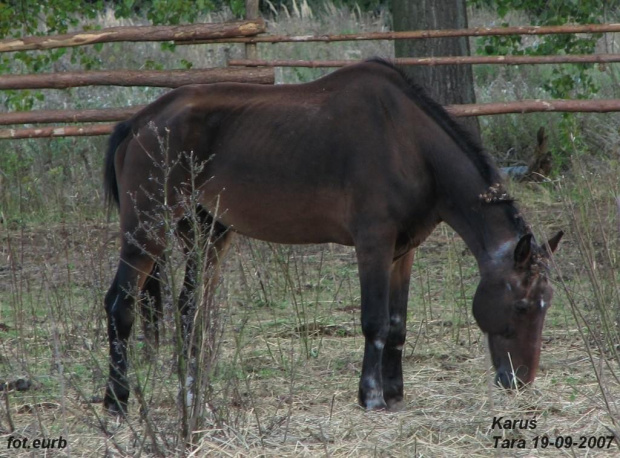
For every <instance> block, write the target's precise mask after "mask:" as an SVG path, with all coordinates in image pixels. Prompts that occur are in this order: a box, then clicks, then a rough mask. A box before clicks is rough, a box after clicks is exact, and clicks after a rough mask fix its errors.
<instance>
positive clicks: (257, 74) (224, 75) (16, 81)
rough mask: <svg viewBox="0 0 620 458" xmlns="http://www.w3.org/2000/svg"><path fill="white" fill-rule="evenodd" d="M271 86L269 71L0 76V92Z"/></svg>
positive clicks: (272, 81) (161, 71)
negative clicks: (227, 84)
mask: <svg viewBox="0 0 620 458" xmlns="http://www.w3.org/2000/svg"><path fill="white" fill-rule="evenodd" d="M223 81H227V82H239V83H241V82H244V83H259V84H274V82H275V73H274V70H273V68H206V69H191V70H115V71H107V72H106V71H92V72H64V73H47V74H38V75H3V76H0V89H66V88H69V87H80V86H153V87H170V88H172V87H179V86H184V85H186V84H195V83H217V82H223Z"/></svg>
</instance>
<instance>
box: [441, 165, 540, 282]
mask: <svg viewBox="0 0 620 458" xmlns="http://www.w3.org/2000/svg"><path fill="white" fill-rule="evenodd" d="M472 168H473V167H471V166H470V167H465V170H462V171H461V173H458V172H457V171H455V170H453V171H452V173H449V171H447V170H446V171H447V172H448V177H450V178H451V179H446V180H443V182H444V188H446V191H445V192H443V193H442V195H443V196H444V199H443V201H442V202H440V204H439V208H440V210H439V211H440V216H441V218H442V220H443V221H445V222H446V223H448V224H449V225H450V226H451V227H452V228H453V229H454V230H455V231H456V232H457V233H458V234H459V235H460V236H461V238H463V240H464V241H465V243H466V244H467V246H468V247H469V249H470V250H471V252H472V253H473V255H474V256H475V258H476V260H477V261H478V267H479V269H480V271H481V272H483V271H484V270H485V269H488V268H493V265H494V264H495V263H496V261H497V260H499V259H501V258H502V257H503V256H504V255H505V254H507V253H508V251H509V250H514V248H515V246H516V243H517V241H518V240H519V238H520V237H521V236H523V235H525V234H526V233H528V232H529V228H528V226H527V225H526V223H525V222H524V220H523V219H522V218H521V216H520V215H519V211H518V209H517V208H516V207H515V205H514V203H513V202H512V199H511V198H510V197H509V196H508V194H507V193H506V192H505V191H504V190H503V186H502V185H501V184H499V185H496V184H493V185H491V186H489V185H488V184H487V182H486V181H485V180H484V179H483V178H482V176H481V174H480V173H478V172H477V171H472V170H471V169H472ZM440 175H441V172H440Z"/></svg>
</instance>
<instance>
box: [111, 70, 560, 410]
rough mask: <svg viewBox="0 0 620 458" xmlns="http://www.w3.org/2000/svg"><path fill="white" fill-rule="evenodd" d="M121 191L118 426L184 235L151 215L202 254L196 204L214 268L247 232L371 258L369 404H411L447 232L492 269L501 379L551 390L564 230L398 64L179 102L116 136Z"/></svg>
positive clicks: (115, 176) (484, 293) (221, 88)
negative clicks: (539, 225)
mask: <svg viewBox="0 0 620 458" xmlns="http://www.w3.org/2000/svg"><path fill="white" fill-rule="evenodd" d="M196 164H199V165H198V166H196ZM104 183H105V194H106V198H107V202H108V204H109V205H110V206H111V207H113V206H115V205H116V206H118V208H119V212H120V227H121V239H122V240H121V248H120V261H119V264H118V269H117V271H116V275H115V277H114V280H113V282H112V285H111V287H110V289H109V290H108V292H107V294H106V296H105V300H104V302H105V310H106V313H107V320H108V337H109V345H110V367H109V378H108V382H107V385H106V391H105V397H104V405H105V408H106V409H107V410H108V411H109V412H111V413H116V414H118V415H124V414H126V412H127V402H128V398H129V386H128V381H127V364H128V363H127V339H128V336H129V334H130V331H131V327H132V324H133V322H134V311H133V305H134V302H135V299H136V298H137V297H140V296H141V295H145V294H147V295H148V294H151V295H152V296H153V297H157V285H158V282H159V280H158V272H159V270H158V269H159V263H160V260H161V257H162V254H163V253H164V250H165V246H164V245H163V243H162V242H161V240H163V239H164V238H165V231H167V230H170V228H169V227H168V226H166V225H165V224H163V223H161V224H156V223H153V224H151V225H150V226H149V229H148V230H147V229H146V228H145V227H144V224H142V221H143V220H144V219H145V217H144V215H148V219H149V221H157V220H158V219H161V220H162V221H163V219H164V217H165V216H166V215H167V216H171V217H172V218H173V221H174V222H178V223H176V224H177V226H178V227H177V228H176V232H177V235H178V236H179V237H180V238H181V239H182V240H183V241H184V244H185V246H186V247H189V246H191V244H192V243H193V242H195V235H196V234H195V232H196V230H195V229H194V228H192V227H191V225H190V224H188V223H187V215H188V213H189V212H192V211H194V210H193V209H192V208H191V206H192V205H196V206H197V207H199V208H200V215H201V225H202V226H203V228H204V229H203V232H204V233H205V234H207V237H208V238H209V241H210V243H209V244H208V248H207V249H206V251H207V252H206V253H205V256H206V262H207V264H208V266H209V267H211V269H207V270H208V271H210V272H214V271H215V270H216V268H217V266H218V265H219V263H220V261H221V259H222V257H223V255H224V252H225V251H226V248H227V246H228V245H229V244H230V240H231V238H232V236H233V234H235V233H238V234H241V235H243V236H247V237H251V238H254V239H258V240H263V241H267V242H273V243H283V244H320V243H336V244H341V245H346V246H353V247H354V249H355V253H356V259H357V266H358V274H359V282H360V290H361V329H362V333H363V336H364V339H365V340H364V342H365V344H364V355H363V360H362V369H361V377H360V381H359V389H358V401H359V404H360V405H361V406H362V407H363V408H365V409H367V410H383V409H393V410H397V409H400V408H402V407H403V405H404V393H403V373H402V354H403V345H404V343H405V335H406V317H407V314H406V309H407V301H408V294H409V283H410V275H411V266H412V262H413V258H414V250H415V248H416V247H418V246H419V245H420V244H421V243H422V242H423V241H424V240H425V239H426V238H427V237H428V236H429V235H430V234H431V232H432V231H433V230H434V228H435V227H436V226H437V225H438V224H439V223H440V222H445V223H447V224H448V225H450V226H451V227H452V228H453V229H454V230H455V231H456V232H457V233H458V234H459V235H460V236H461V237H462V238H463V240H464V241H465V243H466V245H467V246H468V248H469V250H470V251H471V253H472V254H473V256H474V257H475V258H476V260H477V264H478V268H479V272H480V283H479V285H478V287H477V290H476V293H475V295H474V298H473V315H474V317H475V320H476V322H477V323H478V325H479V327H480V329H481V330H482V332H483V333H484V334H486V338H487V339H488V349H489V351H490V354H491V359H492V362H493V365H494V367H495V370H496V376H495V380H496V383H497V384H498V385H501V386H503V387H506V388H517V387H519V386H522V385H527V384H530V383H531V382H532V381H533V380H534V378H535V375H536V371H537V369H538V365H539V358H540V352H541V334H542V328H543V323H544V319H545V315H546V312H547V310H548V309H549V307H550V305H551V300H552V295H553V289H552V286H551V284H550V279H549V259H550V257H551V255H552V253H553V252H554V251H555V250H556V248H557V246H558V244H559V242H560V239H561V238H562V235H563V233H562V232H561V231H560V232H558V233H557V234H556V235H555V236H554V237H552V238H551V239H550V240H548V241H547V242H546V243H543V244H538V243H537V242H536V240H535V238H534V236H533V234H532V231H531V228H530V226H528V224H527V223H526V222H525V220H524V218H523V216H522V215H521V213H520V212H519V210H518V208H517V206H516V203H515V201H514V199H513V198H512V197H511V196H510V195H509V194H508V193H507V192H506V190H505V187H504V184H503V182H502V177H501V175H500V172H499V171H498V169H497V167H496V166H495V165H494V164H493V161H492V160H491V158H490V156H489V155H488V154H486V153H485V152H484V151H483V149H482V147H481V146H480V145H479V144H478V142H477V141H475V140H473V139H472V137H471V136H470V135H468V133H467V132H466V131H465V130H464V129H463V128H462V127H461V126H460V125H459V124H458V123H457V122H456V121H455V120H454V119H453V118H452V117H451V116H450V115H449V114H448V113H447V112H446V110H445V109H444V108H443V107H441V106H440V105H439V104H438V103H436V102H435V101H434V100H432V99H431V98H430V97H429V96H428V95H426V94H425V93H424V91H423V90H422V89H421V88H420V87H419V86H417V85H416V84H415V83H414V82H412V81H411V80H410V79H408V78H407V76H405V74H404V73H403V72H402V70H401V69H399V68H397V67H396V66H394V65H393V64H392V63H391V62H388V61H385V60H380V59H373V60H368V61H364V62H361V63H358V64H355V65H350V66H347V67H344V68H341V69H339V70H336V71H334V72H333V73H331V74H329V75H326V76H324V77H322V78H319V79H317V80H315V81H313V82H309V83H303V84H290V85H276V86H259V85H253V84H242V83H217V84H205V85H188V86H183V87H180V88H178V89H175V90H173V91H171V92H169V93H167V94H165V95H163V96H161V97H160V98H159V99H157V100H156V101H154V102H153V103H151V104H150V105H148V106H147V107H145V108H144V109H142V110H141V111H139V112H138V113H137V114H135V115H134V116H133V117H131V118H130V119H128V120H127V121H125V122H122V123H120V124H118V125H117V127H116V128H115V130H114V132H113V134H112V135H111V137H110V140H109V147H108V151H107V154H106V159H105V166H104ZM188 196H193V197H192V198H191V199H189V198H188ZM188 200H189V201H191V202H190V204H188V203H187V202H188ZM164 201H165V202H166V205H165V206H163V205H159V204H158V203H161V202H164ZM166 209H167V210H166ZM166 212H168V213H167V214H166V215H165V214H164V213H166ZM153 231H154V232H155V236H153V234H152V232H153ZM186 249H189V248H186ZM189 264H193V262H189V263H188V266H187V270H186V281H185V284H184V287H183V290H182V292H181V296H182V297H181V299H180V301H179V303H180V304H181V313H182V314H183V315H184V318H185V319H184V320H183V323H185V324H184V327H185V329H184V330H183V331H184V333H185V335H187V334H188V333H190V332H191V321H192V320H191V319H189V320H188V319H187V318H188V317H187V314H188V313H190V310H191V309H192V306H195V304H192V287H193V281H192V275H194V273H193V272H194V271H195V266H191V265H189ZM211 293H212V290H210V292H209V294H211Z"/></svg>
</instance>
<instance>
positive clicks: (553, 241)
mask: <svg viewBox="0 0 620 458" xmlns="http://www.w3.org/2000/svg"><path fill="white" fill-rule="evenodd" d="M563 235H564V231H559V232H558V233H557V234H555V235H554V236H553V237H551V238H550V239H549V240H547V243H545V244H544V245H543V250H545V256H547V257H550V256H551V254H552V253H555V250H557V248H558V245H559V244H560V240H562V236H563Z"/></svg>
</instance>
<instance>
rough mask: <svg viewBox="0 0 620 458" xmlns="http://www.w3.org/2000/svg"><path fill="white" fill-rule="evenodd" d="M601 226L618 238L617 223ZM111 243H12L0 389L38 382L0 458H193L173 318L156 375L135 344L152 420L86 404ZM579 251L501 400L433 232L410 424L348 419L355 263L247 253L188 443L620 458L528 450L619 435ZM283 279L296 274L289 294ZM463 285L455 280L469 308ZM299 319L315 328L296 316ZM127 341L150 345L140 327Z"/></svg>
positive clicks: (237, 262) (296, 252) (416, 277)
mask: <svg viewBox="0 0 620 458" xmlns="http://www.w3.org/2000/svg"><path fill="white" fill-rule="evenodd" d="M515 191H516V192H517V193H520V194H521V195H522V196H523V198H525V199H527V202H525V205H526V207H531V208H529V209H528V210H526V213H527V214H531V215H532V216H533V220H534V222H535V224H537V225H539V226H540V227H541V228H543V229H544V230H545V232H550V230H549V231H547V229H548V228H549V229H550V228H551V227H555V226H556V225H561V226H564V227H566V226H567V225H568V224H569V222H568V221H566V218H567V216H566V213H563V212H558V211H556V205H557V204H556V203H555V202H547V203H546V204H545V203H544V200H545V199H544V198H543V199H541V200H536V199H535V197H532V195H534V196H538V197H540V196H541V195H542V196H544V195H545V194H544V192H543V193H542V194H541V193H539V192H538V191H536V190H532V189H528V188H527V187H523V188H517V189H516V190H515ZM530 194H531V195H530ZM600 197H601V196H598V198H600ZM598 198H597V199H598ZM600 202H601V201H599V203H600ZM595 203H596V201H595V200H590V201H588V202H587V205H588V207H589V208H592V207H593V206H594V204H595ZM536 209H537V211H535V210H536ZM611 209H612V207H610V210H611ZM608 216H609V217H610V221H609V223H610V224H612V223H613V219H611V218H612V217H613V214H611V213H610V214H609V215H608ZM609 229H610V231H611V227H610V228H609ZM115 230H116V228H115V226H114V225H111V226H106V225H101V224H94V225H93V224H92V223H90V222H87V221H84V222H81V223H78V224H75V225H64V226H55V227H48V228H37V229H32V230H22V231H5V233H4V235H3V245H2V246H3V247H6V248H3V252H2V259H9V260H10V263H9V264H8V265H6V266H5V267H4V268H3V269H2V272H0V288H1V289H0V291H1V292H2V295H1V296H0V297H1V300H2V312H1V313H2V315H1V317H0V318H1V319H0V322H1V323H2V324H3V325H4V326H6V328H3V330H2V331H1V332H2V344H1V345H2V355H3V359H2V362H1V364H2V366H1V367H2V373H3V374H7V375H8V374H10V375H11V376H18V375H19V376H24V377H27V378H30V379H32V380H33V382H34V386H33V388H32V389H31V390H30V391H26V392H13V393H11V394H10V395H9V396H8V401H7V402H8V403H7V404H5V405H4V406H3V409H2V412H3V413H2V416H1V417H0V428H2V430H3V434H2V437H0V446H4V444H3V441H7V440H8V437H9V436H10V435H14V436H18V437H20V436H24V437H29V438H31V440H32V439H33V438H37V437H38V438H41V437H51V438H54V437H59V436H60V435H62V436H63V437H65V438H67V439H68V442H69V445H70V449H67V450H65V451H63V452H62V453H59V454H58V456H64V455H65V454H67V455H68V453H69V451H70V453H71V455H72V456H92V454H93V453H95V454H98V455H99V454H108V456H139V455H142V456H144V455H146V456H157V455H163V456H170V455H179V456H180V455H183V454H184V452H183V451H182V450H181V449H180V447H179V445H178V442H177V440H178V418H179V417H178V415H179V413H178V410H177V407H176V404H175V397H176V383H175V381H174V380H175V379H174V377H175V371H174V368H173V366H174V364H173V361H174V359H173V357H172V353H171V348H172V347H173V345H172V333H171V332H170V326H171V320H172V318H171V317H170V316H169V315H170V310H168V318H167V320H168V322H167V327H168V332H167V334H166V339H165V345H164V347H163V348H162V351H161V352H160V353H159V356H158V357H157V359H156V360H155V362H153V363H150V362H148V361H146V360H145V359H144V357H143V356H142V350H141V348H142V346H143V344H144V343H143V342H142V341H141V339H139V338H138V337H136V338H134V340H133V342H132V349H133V351H132V363H133V367H134V371H133V372H132V374H131V377H132V381H133V382H134V383H137V381H138V380H140V381H141V382H142V383H143V384H144V385H145V390H144V394H145V398H146V400H147V404H148V405H149V411H148V413H147V414H146V415H145V416H141V415H140V413H139V410H140V409H139V405H138V403H137V400H136V397H135V396H132V398H131V405H130V409H131V413H130V416H129V418H128V421H127V422H123V423H116V422H115V421H114V420H113V419H110V418H108V417H107V416H106V415H104V414H103V412H102V409H101V405H100V404H98V403H94V404H93V403H91V402H89V401H91V400H92V399H91V398H93V397H95V398H96V397H98V396H100V395H101V393H102V389H103V385H104V382H105V376H106V363H105V361H106V352H107V342H106V340H107V339H106V336H105V332H104V313H103V308H102V307H101V306H100V304H99V302H100V299H101V297H102V296H103V293H104V291H105V288H106V287H107V283H108V280H109V279H110V276H111V274H112V272H113V265H114V262H115V256H116V249H115V243H116V242H115V239H113V238H111V237H112V236H113V235H114V231H115ZM85 236H87V237H85ZM575 243H576V241H575V239H574V237H571V236H570V235H569V236H567V240H566V242H565V243H564V244H563V246H562V248H561V251H560V254H559V255H558V258H557V261H558V264H559V269H560V270H561V271H562V272H563V274H564V275H565V281H566V282H567V283H568V284H569V285H570V287H569V290H568V291H563V290H562V288H561V287H560V286H557V287H556V290H558V293H557V297H556V301H555V304H554V307H553V308H552V309H551V311H550V314H549V318H548V323H547V327H546V329H545V332H544V348H543V356H542V367H541V372H540V374H539V377H538V379H537V381H536V385H535V387H534V388H533V389H528V390H524V391H522V392H519V393H509V392H506V391H503V390H500V389H497V388H495V387H492V386H491V385H490V383H489V381H490V378H491V374H490V372H489V371H488V370H487V369H488V367H489V362H488V360H487V359H486V357H485V349H484V345H483V343H482V335H481V333H480V332H479V331H478V329H477V327H476V326H475V324H474V323H473V320H472V318H471V316H469V312H468V310H467V309H468V308H469V303H470V300H471V294H472V293H473V287H474V286H475V277H476V274H475V266H474V264H473V259H471V257H470V256H469V255H467V254H466V252H465V250H464V246H463V245H462V242H461V241H460V240H459V239H457V238H455V235H454V234H453V233H452V232H451V231H450V230H448V229H447V228H445V227H443V228H441V229H440V230H438V231H436V233H435V234H434V235H433V236H432V237H431V239H430V240H429V241H428V242H427V243H426V244H425V245H424V246H423V247H421V249H420V250H419V254H418V257H417V259H416V261H415V267H414V274H413V278H412V285H413V292H412V297H411V299H410V313H409V317H410V318H409V325H408V328H409V340H408V346H407V350H406V356H405V363H404V367H405V381H406V382H405V391H406V395H407V405H406V408H405V410H404V411H402V412H398V413H385V412H365V411H363V410H362V409H360V408H359V407H358V406H357V403H356V391H357V382H358V377H359V370H360V363H361V355H362V346H363V339H362V337H361V334H360V331H359V325H358V321H359V315H358V313H359V312H358V310H357V306H356V304H357V302H358V299H359V298H358V294H359V293H358V291H357V284H356V283H357V280H356V278H355V266H354V255H353V253H352V251H351V250H350V249H346V248H343V247H337V246H327V247H325V248H320V247H309V248H296V247H292V248H289V247H278V246H273V245H267V244H261V243H257V242H249V241H247V240H243V239H239V240H238V241H237V242H236V245H235V247H234V248H233V250H232V251H233V253H231V257H230V259H229V261H228V262H227V264H226V275H225V280H224V283H223V284H222V287H221V289H220V296H219V300H220V302H221V306H222V307H224V310H225V312H226V315H227V317H228V318H227V331H226V333H225V336H224V341H223V345H222V348H223V350H222V353H221V355H220V357H219V359H218V361H219V366H218V369H217V370H216V372H215V373H214V375H213V381H212V383H213V387H214V390H213V393H214V394H213V397H212V399H211V400H210V401H209V409H208V411H209V414H208V415H207V418H206V421H205V424H204V426H203V429H202V430H201V431H196V432H195V434H194V445H195V449H194V451H193V454H194V456H204V455H209V456H343V457H344V456H433V457H435V456H489V455H490V454H494V453H497V454H498V455H499V456H506V455H510V456H552V455H553V456H557V455H558V453H562V454H565V455H571V454H573V455H574V456H598V455H599V454H605V455H610V454H613V453H617V451H618V449H617V444H615V445H612V451H600V450H597V449H594V450H587V449H583V450H581V449H573V450H572V451H570V450H566V449H564V450H561V451H558V450H556V449H555V448H554V447H549V448H548V449H541V448H540V445H539V448H538V449H534V448H532V443H533V440H534V438H535V437H536V436H542V435H548V436H549V437H551V438H556V437H558V436H567V435H571V436H573V437H574V438H575V439H577V437H578V436H586V437H591V436H597V437H598V436H608V435H610V434H611V433H610V430H612V431H617V430H618V425H617V423H616V422H617V421H618V407H619V406H618V404H617V402H618V399H620V384H619V383H618V380H617V376H618V369H617V362H614V361H613V358H610V357H609V354H605V353H602V352H601V351H600V350H599V349H598V348H597V346H596V343H595V337H596V335H597V331H596V328H593V329H590V331H589V332H590V334H589V335H587V337H586V341H587V342H588V343H589V344H590V353H589V352H588V350H587V348H586V345H585V344H584V337H583V335H582V334H581V332H580V327H581V328H582V329H581V331H583V327H584V326H583V323H579V325H578V324H577V322H576V321H575V320H574V319H573V317H572V315H571V313H570V306H569V301H568V298H567V295H568V294H572V295H573V296H574V298H575V299H576V301H577V303H578V305H577V306H578V307H579V309H580V310H581V312H582V313H584V314H585V315H586V317H587V323H591V324H592V323H595V322H596V316H597V315H596V313H594V311H593V310H591V309H590V307H589V306H588V304H590V303H591V302H590V301H591V300H592V297H591V295H590V294H589V293H588V288H587V283H588V282H587V278H586V277H587V272H586V269H585V268H584V267H583V266H582V265H580V255H579V253H578V250H576V249H575V248H576V247H575ZM458 265H460V271H461V274H458V272H459V269H458V268H457V266H458ZM285 268H286V269H287V270H288V271H289V272H291V271H292V272H299V275H297V274H293V275H291V278H290V279H288V280H286V279H285V278H284V275H283V272H284V271H283V269H285ZM450 272H451V273H450ZM616 274H617V272H616ZM600 278H601V280H603V279H604V277H603V276H601V277H600ZM461 279H462V280H461ZM455 281H456V282H460V281H462V282H463V286H462V287H463V288H464V295H465V296H466V297H465V299H463V300H461V299H460V295H461V286H460V285H455V284H454V282H455ZM259 282H260V283H262V285H259V284H258V283H259ZM261 290H262V291H264V293H260V291H261ZM261 294H262V295H261ZM455 302H456V304H457V305H456V306H455V305H454V304H455ZM302 306H303V307H305V308H306V312H304V313H305V315H304V314H303V313H302V312H301V311H297V312H296V311H295V307H302ZM300 323H302V324H304V325H305V326H300ZM586 332H588V331H587V330H586ZM134 334H136V335H137V336H139V335H140V330H139V327H138V326H136V329H135V333H134ZM308 349H310V352H308ZM308 354H310V357H308V356H307V355H308ZM608 365H609V366H608ZM597 374H598V377H599V378H600V381H599V380H597ZM95 400H96V399H95ZM606 403H607V404H606ZM7 407H8V411H7ZM494 416H502V417H504V418H505V419H511V420H526V419H532V418H536V419H537V427H536V429H535V430H504V431H499V430H497V429H495V430H493V429H492V424H493V417H494ZM145 419H146V420H148V424H149V425H150V428H151V430H152V431H153V432H151V433H149V430H148V428H147V422H146V421H145ZM9 420H10V422H11V423H12V425H13V426H12V428H14V431H13V432H10V431H9V430H10V429H12V428H11V426H10V424H9ZM494 436H501V438H502V439H504V438H508V439H519V438H524V439H526V440H527V444H528V448H527V449H526V450H524V451H519V450H516V449H513V450H510V451H509V452H506V451H504V452H502V450H501V449H499V450H496V449H495V448H494V442H495V440H494ZM154 443H155V444H156V445H154ZM614 450H615V452H613V451H614ZM16 455H17V456H19V455H20V453H17V451H15V450H13V451H12V452H11V455H10V456H16Z"/></svg>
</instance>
